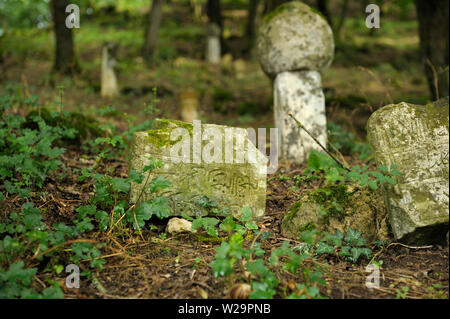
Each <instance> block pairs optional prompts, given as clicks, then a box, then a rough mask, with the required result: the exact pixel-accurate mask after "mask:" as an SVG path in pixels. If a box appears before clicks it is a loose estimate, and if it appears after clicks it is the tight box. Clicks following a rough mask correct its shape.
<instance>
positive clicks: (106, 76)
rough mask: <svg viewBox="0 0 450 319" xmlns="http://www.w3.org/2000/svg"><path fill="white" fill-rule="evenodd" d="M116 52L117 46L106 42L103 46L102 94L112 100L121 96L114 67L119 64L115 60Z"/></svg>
mask: <svg viewBox="0 0 450 319" xmlns="http://www.w3.org/2000/svg"><path fill="white" fill-rule="evenodd" d="M116 50H117V45H116V44H114V43H111V42H106V43H104V44H103V47H102V70H101V72H102V74H101V91H100V94H101V96H102V97H104V98H112V97H115V96H117V95H119V85H118V84H117V77H116V73H115V72H114V67H115V65H116V63H117V62H116V60H115V54H116Z"/></svg>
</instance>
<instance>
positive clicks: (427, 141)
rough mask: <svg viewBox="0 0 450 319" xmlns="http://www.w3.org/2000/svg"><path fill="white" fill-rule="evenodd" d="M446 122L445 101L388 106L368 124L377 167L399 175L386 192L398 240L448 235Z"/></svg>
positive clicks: (447, 112) (418, 240)
mask: <svg viewBox="0 0 450 319" xmlns="http://www.w3.org/2000/svg"><path fill="white" fill-rule="evenodd" d="M445 103H446V105H445ZM442 104H444V105H442ZM448 119H449V109H448V98H447V100H446V101H445V100H441V101H439V102H437V103H435V104H429V105H411V104H407V103H400V104H397V105H388V106H385V107H384V108H382V109H380V110H378V111H377V112H375V113H374V114H372V116H371V118H370V119H369V122H368V125H367V131H368V137H369V142H370V144H371V145H372V147H373V148H374V151H375V157H376V160H377V164H379V165H386V166H388V167H389V166H390V165H397V166H398V169H399V171H400V172H401V173H402V176H401V177H400V178H398V179H397V180H398V183H397V185H395V186H391V187H389V189H388V190H387V192H386V202H387V206H388V210H389V213H390V222H391V226H392V230H393V232H394V235H395V236H396V238H397V239H405V240H406V241H412V242H428V243H431V242H436V241H439V240H440V239H442V238H443V237H445V233H446V232H447V231H448V218H449V213H448V209H449V185H448V183H449V134H448V133H449V127H448V125H449V124H448V123H449V122H448Z"/></svg>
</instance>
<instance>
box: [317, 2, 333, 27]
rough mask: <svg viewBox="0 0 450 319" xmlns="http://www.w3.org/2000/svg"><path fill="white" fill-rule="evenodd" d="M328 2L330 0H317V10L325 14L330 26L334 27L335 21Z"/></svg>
mask: <svg viewBox="0 0 450 319" xmlns="http://www.w3.org/2000/svg"><path fill="white" fill-rule="evenodd" d="M328 3H329V1H328V0H317V10H319V11H320V13H322V14H323V16H324V17H325V19H327V21H328V24H329V25H330V27H331V28H333V21H332V19H331V15H330V11H329V10H328Z"/></svg>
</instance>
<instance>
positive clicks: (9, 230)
mask: <svg viewBox="0 0 450 319" xmlns="http://www.w3.org/2000/svg"><path fill="white" fill-rule="evenodd" d="M59 90H60V94H61V101H60V102H59V105H60V106H61V110H62V111H61V112H55V113H50V111H48V110H46V109H41V108H40V106H39V103H38V102H37V98H36V97H34V96H33V97H30V98H28V99H22V98H20V97H18V96H3V97H0V164H1V168H0V181H1V184H2V188H0V201H3V200H5V199H6V195H7V194H8V195H11V194H19V195H20V196H21V197H22V198H27V199H28V200H30V199H31V198H30V194H31V191H32V190H33V191H35V190H36V188H41V187H42V186H43V184H44V182H45V180H46V178H47V176H48V174H49V173H50V172H52V171H56V170H57V169H58V168H59V166H60V165H61V162H60V161H59V159H58V158H59V156H60V155H61V154H62V153H63V152H64V149H62V148H60V147H58V145H61V144H62V140H63V139H73V138H75V137H76V136H77V135H76V134H78V132H79V131H78V127H76V128H75V127H74V126H73V125H72V124H73V123H77V120H76V119H81V117H75V118H74V117H73V116H72V115H73V114H71V113H69V112H65V111H63V103H62V94H63V91H62V87H61V88H59ZM23 105H25V106H28V107H31V108H33V109H35V110H34V111H32V112H30V113H29V115H28V116H27V117H26V118H24V117H22V116H21V115H19V114H16V112H15V111H14V109H15V107H16V106H23ZM151 109H153V106H151V107H150V106H149V108H148V110H149V112H150V111H151ZM73 119H75V122H73V121H72V120H73ZM133 129H136V128H133ZM128 134H131V133H129V132H128ZM86 136H87V135H86ZM125 140H126V136H125V135H123V136H115V135H113V136H111V137H98V138H96V139H95V140H93V141H91V142H90V145H91V146H99V148H100V149H101V150H98V151H99V153H98V155H97V157H96V159H95V161H94V165H93V166H92V167H90V168H87V169H83V170H82V174H81V176H80V180H88V181H89V182H90V183H92V184H93V186H94V196H93V197H92V198H90V200H89V201H90V203H89V205H84V206H80V207H78V208H77V209H76V213H77V214H76V217H75V219H74V220H73V222H72V224H71V225H67V224H64V223H55V224H53V225H47V224H46V223H44V222H43V218H42V213H43V212H41V211H40V210H39V209H38V208H36V207H35V206H34V204H33V202H32V201H28V202H25V203H24V204H23V205H22V208H21V210H20V211H18V212H17V211H12V212H10V213H9V214H7V215H6V217H5V218H3V219H2V220H1V221H0V298H1V297H4V298H61V297H63V293H62V290H61V289H60V288H59V286H57V285H56V284H55V285H53V284H52V285H53V287H49V288H46V289H44V290H42V291H41V292H37V291H35V290H34V289H33V288H32V287H31V284H32V282H33V278H34V276H35V275H36V274H37V271H38V268H36V267H29V266H28V265H32V264H33V265H36V261H38V262H39V263H40V264H39V269H41V268H42V269H43V270H42V271H43V272H49V271H54V272H56V273H57V274H59V273H61V271H62V270H63V269H64V267H63V266H62V264H65V263H67V262H68V261H69V260H70V262H71V263H75V264H77V265H78V266H80V267H81V268H84V271H83V272H82V275H83V274H84V275H85V276H87V277H91V272H90V270H89V269H86V266H85V265H89V266H87V267H88V268H89V267H91V268H96V269H98V270H101V269H102V268H103V265H104V264H105V262H106V261H105V260H104V259H103V258H102V254H101V248H102V247H103V246H104V244H103V243H98V242H96V241H93V240H89V239H83V238H80V237H81V235H83V234H86V233H89V232H92V231H94V230H96V229H100V230H102V231H106V230H108V229H111V227H112V225H113V223H114V225H115V224H116V223H117V222H118V221H119V219H121V222H122V224H123V225H126V224H132V225H133V226H134V228H135V229H138V230H140V229H141V228H142V227H144V225H145V222H146V221H148V220H149V219H150V218H151V217H152V216H153V215H155V216H157V217H158V218H165V217H168V216H169V215H170V208H169V206H168V201H167V199H166V198H164V197H161V196H158V195H157V194H156V193H157V192H158V191H159V190H161V189H164V188H167V187H169V186H170V183H169V182H168V181H166V180H164V179H163V178H161V177H159V176H158V177H156V178H154V179H152V180H149V177H147V178H145V173H147V172H148V173H149V172H150V171H152V170H154V169H155V168H157V167H161V166H162V163H161V162H158V161H155V160H154V159H150V162H149V165H147V166H146V167H145V168H144V170H143V172H135V171H132V172H130V174H129V177H128V178H120V177H114V176H113V175H112V174H111V172H109V170H108V169H107V170H106V172H105V173H103V172H102V173H100V172H98V171H99V168H100V167H101V165H100V164H102V161H104V160H105V159H107V158H112V157H113V156H115V155H117V152H119V151H123V150H124V149H125V148H126V142H125ZM87 144H89V143H87ZM144 181H145V183H144V187H143V191H144V189H145V190H146V192H147V193H150V194H153V196H152V198H151V199H150V200H147V201H142V202H140V204H139V205H131V206H130V205H129V203H128V193H129V190H130V187H131V183H142V182H144ZM143 191H142V192H143ZM141 195H142V193H141ZM141 195H140V196H141ZM119 224H120V223H119ZM62 250H64V251H66V252H69V253H68V254H67V253H65V254H61V252H62ZM26 256H31V257H26ZM86 262H87V263H86Z"/></svg>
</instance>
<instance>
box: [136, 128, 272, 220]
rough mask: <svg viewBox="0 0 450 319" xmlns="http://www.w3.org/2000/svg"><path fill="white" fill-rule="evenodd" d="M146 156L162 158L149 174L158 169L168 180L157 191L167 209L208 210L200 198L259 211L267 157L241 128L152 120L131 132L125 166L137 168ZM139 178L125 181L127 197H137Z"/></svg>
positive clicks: (257, 215) (236, 208)
mask: <svg viewBox="0 0 450 319" xmlns="http://www.w3.org/2000/svg"><path fill="white" fill-rule="evenodd" d="M150 157H153V158H155V159H157V160H160V161H162V162H163V163H164V166H163V167H162V168H158V169H156V170H155V171H153V172H151V176H150V178H153V177H156V176H158V175H161V176H162V177H164V178H165V179H167V180H169V181H170V182H171V186H170V187H169V188H167V189H164V190H162V191H160V193H159V195H164V196H166V197H167V198H168V199H169V204H170V206H171V213H172V215H174V216H177V215H178V216H180V215H182V214H186V215H189V216H205V215H207V214H208V213H209V212H210V211H211V210H210V209H208V208H207V207H205V206H207V205H205V198H208V199H209V201H212V202H215V203H217V206H218V207H217V208H219V209H222V208H228V209H229V211H230V213H231V214H232V215H233V216H235V217H238V216H239V214H240V211H241V209H242V208H243V207H245V206H248V207H250V208H251V209H252V211H253V216H254V218H255V219H259V218H261V217H262V216H263V215H264V211H265V205H266V172H267V158H266V157H265V155H263V154H262V153H261V152H259V150H258V149H257V148H256V147H255V146H254V144H253V143H252V142H251V141H250V140H249V138H248V134H247V130H245V129H242V128H234V127H227V126H220V125H214V124H201V123H200V121H194V123H193V124H191V123H185V122H180V121H172V120H156V121H155V124H154V129H152V130H150V131H146V132H136V133H135V134H134V135H133V139H132V143H131V165H130V166H131V167H130V169H133V170H136V171H142V170H143V168H144V167H145V166H146V165H148V163H149V158H150ZM143 184H144V183H142V184H141V185H138V184H134V185H132V186H131V193H130V199H131V201H132V202H136V201H137V200H138V198H139V194H140V193H141V190H142V185H143ZM147 191H148V187H147V189H145V190H144V193H143V196H142V197H141V200H146V199H148V198H149V196H152V195H151V194H150V193H149V192H147Z"/></svg>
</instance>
